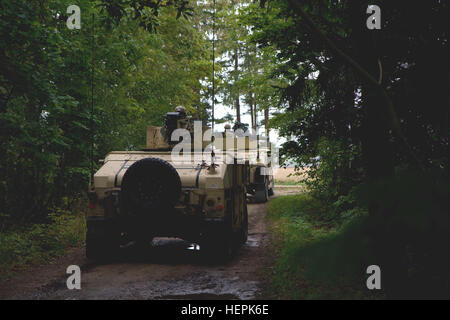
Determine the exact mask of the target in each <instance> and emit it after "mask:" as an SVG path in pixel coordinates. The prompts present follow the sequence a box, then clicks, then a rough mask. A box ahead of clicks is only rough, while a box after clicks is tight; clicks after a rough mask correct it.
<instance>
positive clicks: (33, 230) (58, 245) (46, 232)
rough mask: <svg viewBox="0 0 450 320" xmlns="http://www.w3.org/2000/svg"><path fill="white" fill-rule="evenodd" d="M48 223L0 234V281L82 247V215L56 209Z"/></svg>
mask: <svg viewBox="0 0 450 320" xmlns="http://www.w3.org/2000/svg"><path fill="white" fill-rule="evenodd" d="M49 218H50V220H51V221H50V222H49V223H43V224H34V225H30V226H28V227H24V226H23V227H21V228H15V229H12V230H9V231H7V232H2V233H0V282H2V281H4V280H5V279H8V278H10V277H11V276H13V275H15V274H17V273H18V272H21V271H24V270H26V269H27V268H29V267H30V266H31V265H34V264H38V263H46V262H49V261H50V260H51V259H52V258H55V257H57V256H60V255H63V254H64V253H66V252H67V250H68V249H70V248H73V247H79V246H81V245H83V244H84V241H85V234H86V221H85V215H84V213H82V212H79V213H76V214H72V213H70V212H68V211H62V210H57V211H56V212H54V213H53V214H51V215H50V217H49Z"/></svg>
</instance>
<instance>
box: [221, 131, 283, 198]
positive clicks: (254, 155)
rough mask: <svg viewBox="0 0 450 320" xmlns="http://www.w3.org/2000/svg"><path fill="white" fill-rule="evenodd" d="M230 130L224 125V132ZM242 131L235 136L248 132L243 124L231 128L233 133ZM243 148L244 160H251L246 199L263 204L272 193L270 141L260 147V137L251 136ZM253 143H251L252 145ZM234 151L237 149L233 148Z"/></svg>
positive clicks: (247, 137) (247, 138)
mask: <svg viewBox="0 0 450 320" xmlns="http://www.w3.org/2000/svg"><path fill="white" fill-rule="evenodd" d="M230 129H231V126H230V125H225V132H227V131H228V130H230ZM239 129H240V130H242V131H240V133H238V134H237V135H238V136H240V135H243V134H244V135H245V132H247V130H248V125H247V124H245V123H240V122H236V123H235V124H234V126H233V131H234V132H237V130H239ZM245 138H246V140H245V144H246V145H245V147H243V148H242V152H243V153H244V155H241V156H240V157H244V158H245V159H253V161H250V169H249V172H248V178H247V186H246V188H247V193H248V195H249V196H248V198H249V199H250V200H252V201H254V202H257V203H264V202H267V201H268V200H269V197H270V196H273V195H274V194H275V192H274V184H275V182H274V178H273V168H272V161H271V156H272V155H271V151H270V148H269V143H270V141H269V140H268V139H267V141H266V144H265V145H264V146H263V147H260V141H259V139H260V137H259V136H258V135H253V141H252V139H250V137H249V136H246V137H245ZM252 142H253V143H252ZM235 149H239V148H237V147H235Z"/></svg>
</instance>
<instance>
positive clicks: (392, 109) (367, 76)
mask: <svg viewBox="0 0 450 320" xmlns="http://www.w3.org/2000/svg"><path fill="white" fill-rule="evenodd" d="M289 3H290V5H291V7H292V8H293V9H295V11H296V12H298V14H299V15H300V16H301V17H302V18H303V19H305V21H306V22H307V23H308V25H309V26H310V27H311V29H312V30H313V31H314V32H315V33H316V34H317V35H318V36H319V37H320V38H321V39H322V40H323V41H324V42H325V43H326V44H327V45H328V46H329V47H330V48H331V49H332V50H333V51H334V52H335V53H336V54H337V55H338V56H340V57H341V58H342V59H343V60H344V61H346V62H347V63H348V64H349V65H350V66H351V67H352V68H353V69H355V70H356V71H357V72H358V73H359V74H360V75H361V76H362V77H363V78H365V79H366V81H368V82H369V83H370V84H371V85H373V86H374V87H375V88H377V89H378V90H379V91H380V92H381V94H382V96H383V98H384V100H385V101H386V105H387V111H388V115H389V118H390V119H391V126H392V130H393V131H394V132H395V134H396V135H397V136H398V137H399V138H400V140H401V141H402V142H403V143H404V144H405V146H406V148H407V149H408V152H409V153H410V154H411V156H412V158H413V159H414V160H415V161H416V162H417V164H418V165H419V166H421V167H422V165H421V161H420V160H419V158H418V157H417V156H416V154H415V153H414V151H413V149H412V148H411V146H410V145H409V143H408V141H407V140H406V137H405V135H404V134H403V132H402V131H401V128H400V122H399V120H398V117H397V114H396V112H395V107H394V103H393V102H392V100H391V98H390V97H389V95H388V93H387V91H386V89H385V88H383V87H382V86H381V82H379V81H377V79H375V78H374V77H373V76H372V75H371V74H370V73H369V72H367V70H366V69H364V68H363V67H362V66H361V65H360V64H359V63H358V62H356V61H355V60H354V59H353V58H351V57H350V56H349V55H347V54H346V53H345V52H344V51H342V50H341V49H339V48H338V47H337V46H336V45H335V43H334V42H333V41H331V40H330V39H329V38H328V37H327V35H326V34H325V33H324V32H323V31H322V30H321V29H320V28H319V27H318V26H317V25H316V24H315V23H314V21H313V20H312V19H311V17H310V16H309V15H308V14H307V13H306V12H305V11H304V10H303V9H302V8H301V7H300V6H299V4H298V3H297V2H296V1H295V0H289ZM379 63H380V62H379ZM380 70H381V69H380ZM380 77H381V72H380Z"/></svg>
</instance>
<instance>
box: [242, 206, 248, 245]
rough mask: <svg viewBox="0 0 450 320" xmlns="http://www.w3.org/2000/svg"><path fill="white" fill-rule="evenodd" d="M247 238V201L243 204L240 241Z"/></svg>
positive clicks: (244, 241) (245, 240) (243, 241)
mask: <svg viewBox="0 0 450 320" xmlns="http://www.w3.org/2000/svg"><path fill="white" fill-rule="evenodd" d="M247 240H248V210H247V203H245V204H244V222H243V225H242V228H241V243H242V244H244V243H246V242H247Z"/></svg>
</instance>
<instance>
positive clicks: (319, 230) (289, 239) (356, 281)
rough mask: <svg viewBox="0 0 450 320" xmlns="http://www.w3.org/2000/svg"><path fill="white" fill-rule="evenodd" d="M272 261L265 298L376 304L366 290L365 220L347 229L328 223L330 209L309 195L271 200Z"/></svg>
mask: <svg viewBox="0 0 450 320" xmlns="http://www.w3.org/2000/svg"><path fill="white" fill-rule="evenodd" d="M267 219H269V220H270V221H271V222H272V224H271V225H272V229H273V230H272V231H273V234H274V239H273V240H272V244H273V246H272V248H273V250H274V251H275V252H274V254H275V256H276V261H275V263H274V265H273V266H272V267H270V268H268V269H267V272H268V273H269V274H268V278H269V279H271V280H270V283H269V285H268V289H267V291H268V292H267V296H268V297H270V298H274V299H374V298H380V295H379V294H378V295H377V294H376V293H374V292H372V291H369V290H368V289H367V288H366V279H367V277H368V275H366V273H365V268H366V267H367V266H368V265H370V264H371V263H370V252H369V251H368V249H367V248H368V246H367V241H366V238H365V236H364V234H363V232H362V230H363V229H364V221H365V220H364V218H361V217H360V218H355V219H353V220H351V221H348V222H347V223H345V224H343V225H342V224H338V223H337V222H335V220H332V219H331V220H330V219H329V214H328V208H327V207H326V206H325V205H323V204H322V203H320V202H319V201H318V200H315V199H313V198H312V197H311V196H310V195H309V194H308V193H302V194H296V195H291V196H283V197H279V198H276V199H273V200H272V201H271V202H270V203H269V206H268V212H267Z"/></svg>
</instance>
